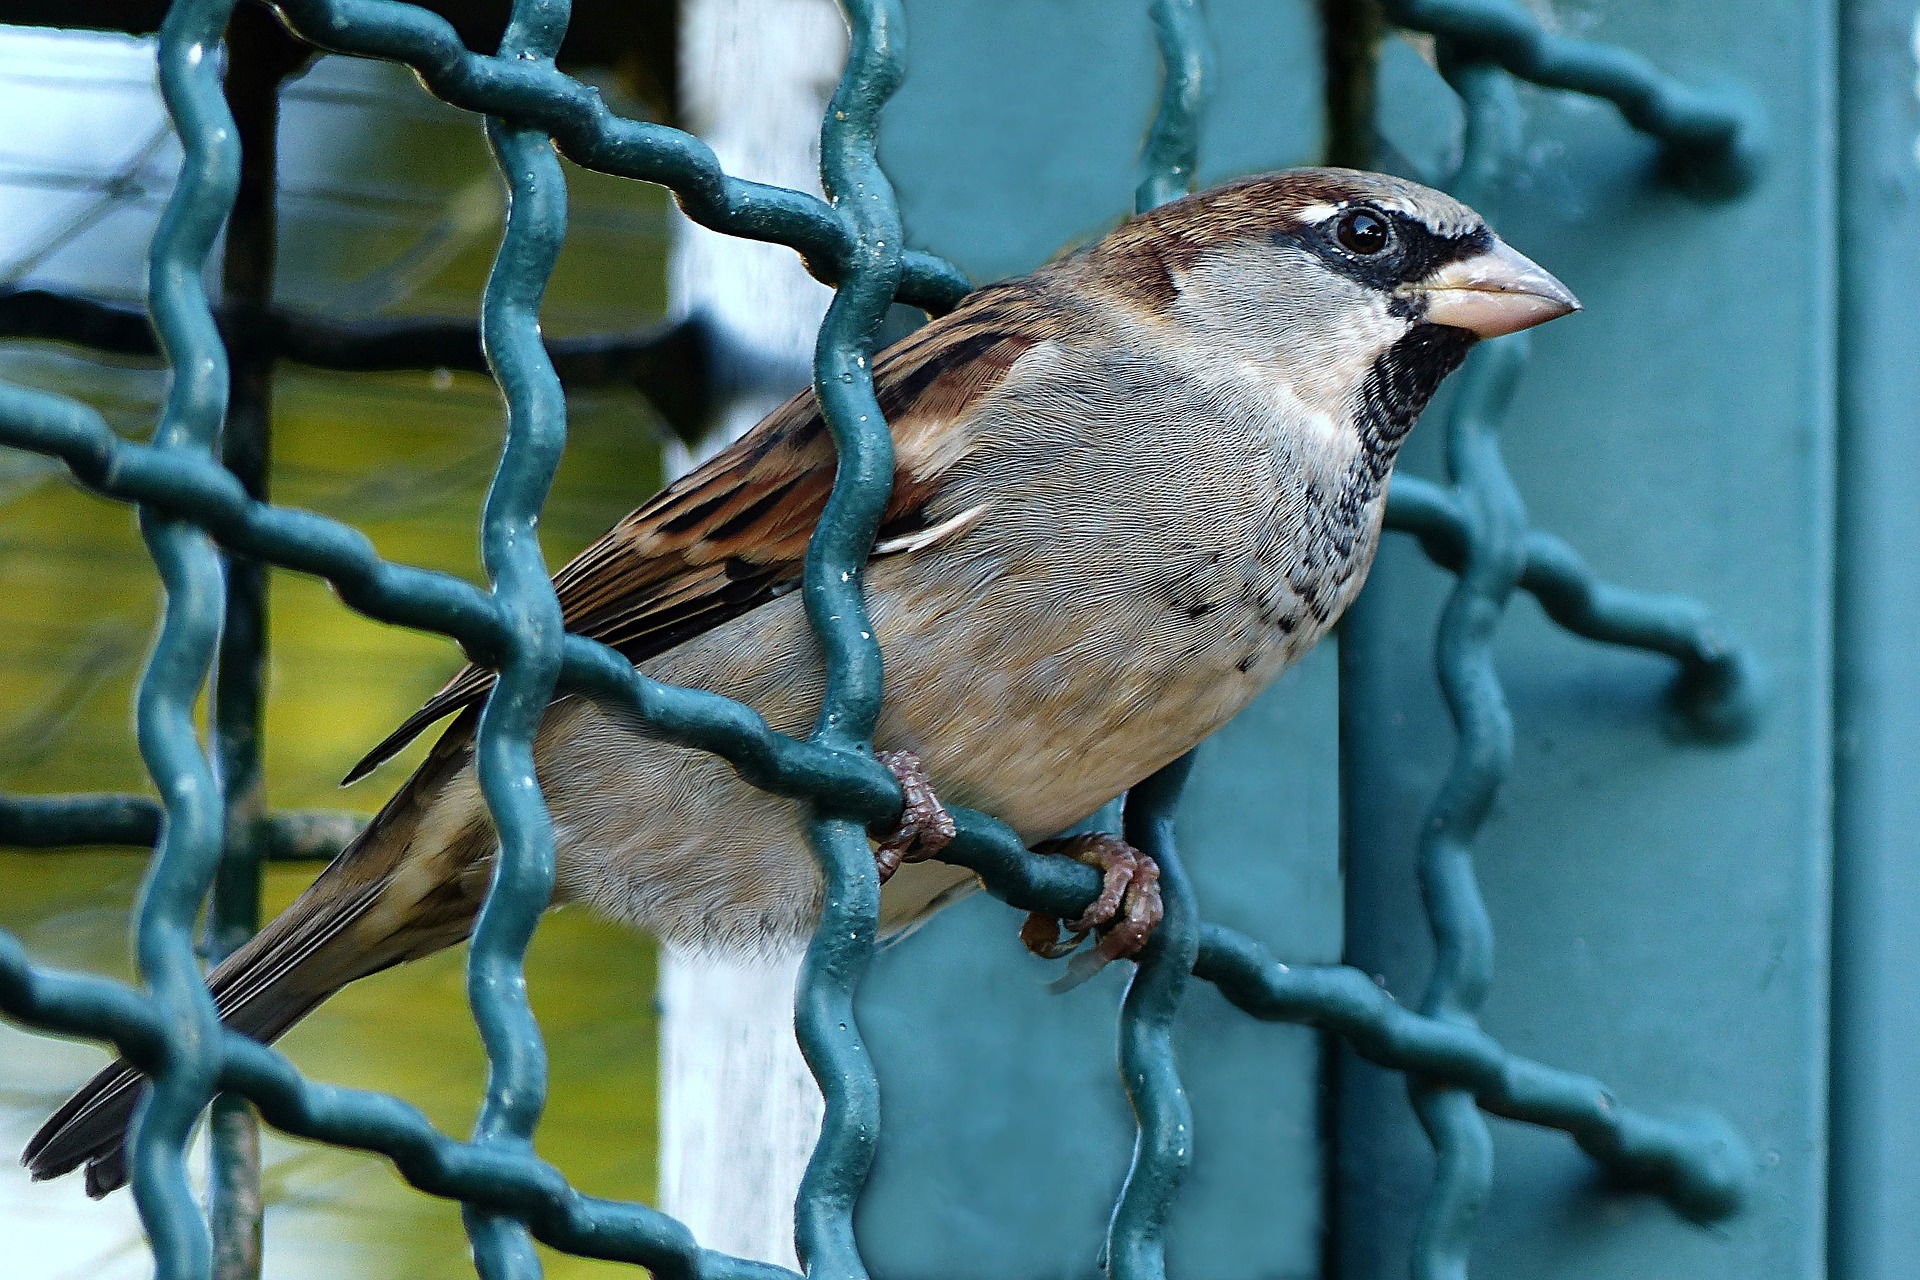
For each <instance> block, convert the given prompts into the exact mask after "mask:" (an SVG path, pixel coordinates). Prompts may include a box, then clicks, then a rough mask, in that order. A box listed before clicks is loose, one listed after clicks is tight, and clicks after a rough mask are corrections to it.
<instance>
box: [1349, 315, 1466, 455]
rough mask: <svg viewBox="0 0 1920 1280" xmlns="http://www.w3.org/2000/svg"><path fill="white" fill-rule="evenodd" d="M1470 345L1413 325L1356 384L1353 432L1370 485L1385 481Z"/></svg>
mask: <svg viewBox="0 0 1920 1280" xmlns="http://www.w3.org/2000/svg"><path fill="white" fill-rule="evenodd" d="M1473 344H1474V336H1473V334H1471V333H1469V332H1468V331H1467V330H1465V329H1455V328H1452V327H1450V326H1447V325H1438V324H1417V325H1415V326H1414V327H1413V328H1411V329H1409V330H1408V331H1407V332H1406V334H1405V335H1404V336H1403V337H1401V339H1400V340H1399V341H1398V342H1396V343H1394V344H1393V345H1392V346H1391V347H1388V348H1387V349H1386V351H1385V352H1383V353H1382V354H1381V356H1380V358H1379V359H1378V360H1375V361H1374V362H1373V368H1371V369H1369V370H1368V371H1367V376H1366V379H1365V380H1364V381H1363V382H1361V384H1360V402H1359V405H1358V406H1357V412H1356V414H1355V426H1356V427H1357V428H1358V430H1359V432H1360V443H1361V446H1362V448H1363V449H1364V451H1365V456H1366V459H1367V465H1368V470H1370V471H1371V472H1372V473H1373V478H1374V479H1375V480H1380V479H1383V478H1385V476H1386V474H1387V469H1388V468H1389V467H1391V466H1392V465H1393V455H1394V454H1395V453H1397V452H1399V449H1400V442H1401V441H1402V440H1404V439H1405V438H1406V435H1407V432H1408V431H1410V430H1412V428H1413V424H1414V422H1415V421H1416V420H1417V419H1418V418H1419V417H1420V411H1421V410H1423V409H1425V408H1426V407H1427V402H1428V401H1429V400H1431V399H1433V393H1434V392H1435V391H1438V390H1439V389H1440V384H1441V383H1442V382H1443V381H1445V380H1446V376H1447V375H1448V374H1450V373H1452V372H1453V371H1454V370H1455V369H1458V368H1459V367H1460V362H1461V361H1462V360H1465V359H1466V358H1467V352H1468V351H1469V350H1471V349H1472V347H1473Z"/></svg>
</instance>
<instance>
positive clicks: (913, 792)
mask: <svg viewBox="0 0 1920 1280" xmlns="http://www.w3.org/2000/svg"><path fill="white" fill-rule="evenodd" d="M873 758H874V759H876V760H878V761H879V762H880V763H881V764H883V765H885V766H886V767H887V770H888V771H889V772H890V773H892V774H893V776H894V778H895V779H896V780H897V781H898V782H899V783H900V793H901V795H902V796H903V797H904V798H905V802H906V803H905V804H904V806H903V807H902V808H901V810H900V821H899V823H898V824H897V825H895V827H894V829H893V830H892V831H891V832H889V833H888V834H887V835H885V836H882V837H881V838H880V840H879V842H878V844H877V845H876V847H875V848H874V851H873V865H874V867H875V868H876V869H877V870H878V871H879V872H880V883H881V884H885V883H886V882H887V881H888V880H890V879H892V878H893V873H894V872H896V871H898V870H899V869H900V864H901V863H903V862H925V861H927V859H929V858H937V857H939V856H940V851H941V850H942V849H945V848H946V847H947V846H948V845H950V844H952V843H953V837H954V835H955V831H954V825H953V815H952V814H950V813H948V812H947V807H946V806H945V805H943V804H941V803H940V797H939V796H936V795H935V794H934V793H933V784H932V783H931V782H929V781H927V771H926V770H925V769H924V768H922V767H921V765H920V757H919V756H916V755H914V754H913V752H911V751H880V752H876V753H875V754H874V757H873Z"/></svg>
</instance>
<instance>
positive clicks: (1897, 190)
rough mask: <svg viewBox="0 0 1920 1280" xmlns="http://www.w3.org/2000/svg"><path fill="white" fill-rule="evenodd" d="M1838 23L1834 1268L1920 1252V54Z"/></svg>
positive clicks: (1912, 35) (1878, 14) (1862, 13)
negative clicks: (1919, 1050)
mask: <svg viewBox="0 0 1920 1280" xmlns="http://www.w3.org/2000/svg"><path fill="white" fill-rule="evenodd" d="M1839 15H1840V61H1839V76H1840V80H1839V86H1838V90H1839V99H1840V104H1841V107H1842V110H1841V111H1840V116H1839V157H1838V159H1839V191H1838V201H1839V223H1838V229H1839V237H1838V268H1839V280H1838V305H1839V316H1838V321H1839V323H1838V329H1837V333H1838V338H1839V351H1838V361H1839V367H1838V382H1837V387H1836V390H1837V393H1838V408H1839V423H1838V427H1839V467H1838V473H1839V483H1838V498H1839V509H1838V520H1839V545H1838V551H1837V557H1836V564H1837V574H1836V578H1837V580H1836V583H1835V594H1836V599H1835V615H1834V616H1835V653H1834V662H1835V671H1834V713H1835V717H1836V723H1835V725H1834V733H1835V742H1834V840H1835V848H1834V904H1833V1037H1832V1072H1833V1081H1832V1089H1833V1104H1832V1124H1833V1131H1832V1176H1831V1179H1830V1181H1829V1184H1828V1186H1829V1192H1830V1195H1829V1203H1830V1205H1831V1213H1832V1223H1831V1231H1830V1235H1829V1247H1828V1255H1827V1265H1828V1274H1829V1275H1832V1276H1835V1277H1843V1278H1844V1280H1901V1278H1902V1277H1905V1276H1907V1275H1910V1274H1912V1272H1913V1269H1914V1259H1915V1258H1920V1214H1916V1213H1915V1212H1914V1206H1915V1204H1916V1203H1920V1185H1917V1180H1916V1176H1915V1172H1914V1164H1913V1153H1914V1151H1915V1150H1916V1149H1920V1089H1916V1087H1915V1076H1914V1068H1913V1063H1914V1046H1915V1045H1920V951H1917V950H1916V949H1915V946H1914V940H1915V939H1916V938H1920V859H1916V858H1915V857H1914V833H1915V832H1916V831H1920V754H1916V746H1915V744H1916V743H1920V666H1917V665H1916V664H1915V662H1914V658H1913V642H1912V637H1913V635H1914V633H1915V628H1916V626H1920V587H1917V586H1916V579H1915V575H1914V574H1913V573H1912V572H1911V568H1910V566H1911V565H1912V564H1913V563H1914V561H1915V557H1916V555H1920V504H1916V503H1915V502H1914V495H1915V493H1917V492H1920V470H1917V469H1916V458H1920V454H1916V452H1915V450H1914V406H1915V405H1916V404H1920V364H1917V363H1916V362H1915V360H1914V350H1915V347H1916V341H1915V339H1916V330H1915V322H1914V311H1913V290H1914V283H1915V281H1920V92H1916V75H1917V74H1920V66H1916V61H1917V60H1920V52H1917V51H1916V44H1915V41H1916V24H1917V23H1920V16H1917V15H1916V12H1915V7H1914V6H1913V5H1912V4H1911V3H1907V4H1896V3H1892V2H1891V0H1869V2H1865V3H1856V4H1849V5H1845V6H1842V7H1841V8H1840V10H1839Z"/></svg>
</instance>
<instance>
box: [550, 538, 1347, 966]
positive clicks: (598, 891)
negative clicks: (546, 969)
mask: <svg viewBox="0 0 1920 1280" xmlns="http://www.w3.org/2000/svg"><path fill="white" fill-rule="evenodd" d="M875 577H876V578H877V579H878V580H879V581H878V582H876V589H875V590H874V592H873V593H872V596H873V604H874V616H875V625H876V630H877V632H878V634H879V636H880V638H881V641H882V648H883V652H884V653H885V655H886V661H887V694H888V697H887V703H886V708H885V710H884V712H883V714H882V717H881V720H880V723H879V725H878V727H877V729H876V734H875V741H876V745H877V746H878V747H879V748H881V749H891V750H908V751H912V752H914V753H915V754H917V755H918V756H919V757H920V758H921V760H922V762H923V764H924V765H925V767H926V770H927V773H928V775H929V777H930V778H931V780H932V781H933V784H934V786H935V789H936V791H937V792H938V793H939V794H940V796H941V798H942V799H943V800H944V801H946V802H947V803H949V804H953V805H961V806H966V807H969V808H976V809H980V810H984V811H985V812H988V813H991V814H994V815H995V816H996V817H999V818H1001V819H1002V820H1003V821H1005V822H1007V823H1008V824H1009V825H1010V826H1012V827H1013V828H1014V830H1015V831H1017V832H1018V833H1019V834H1020V836H1021V837H1022V838H1023V839H1025V840H1027V841H1028V842H1033V841H1037V840H1040V839H1044V838H1045V837H1047V836H1050V835H1053V834H1055V833H1057V832H1059V831H1061V830H1063V829H1065V828H1066V827H1069V826H1071V825H1072V824H1073V823H1075V822H1077V821H1079V820H1080V819H1082V818H1084V817H1086V816H1087V815H1088V814H1090V813H1092V812H1093V811H1095V810H1096V809H1098V808H1099V807H1100V806H1101V805H1102V804H1104V803H1106V802H1107V801H1108V800H1110V799H1112V798H1113V797H1114V796H1116V795H1118V794H1119V793H1120V792H1121V791H1123V790H1125V789H1126V788H1127V787H1128V786H1131V785H1132V784H1133V783H1135V782H1137V781H1139V780H1140V779H1142V778H1144V777H1146V776H1147V775H1148V774H1150V773H1152V772H1153V771H1154V770H1156V769H1158V768H1159V767H1161V766H1162V765H1164V764H1167V763H1169V762H1171V761H1172V760H1174V759H1176V758H1178V757H1179V756H1180V755H1182V754H1184V753H1185V752H1187V751H1188V750H1190V749H1192V747H1193V746H1194V745H1195V744H1197V743H1198V742H1199V741H1200V740H1201V739H1202V738H1204V737H1205V736H1206V735H1207V734H1209V733H1211V732H1212V731H1213V730H1214V729H1216V728H1218V727H1219V726H1220V725H1222V724H1224V723H1225V722H1226V721H1227V720H1228V719H1230V718H1231V717H1232V716H1233V715H1234V714H1235V713H1236V712H1237V711H1239V710H1240V708H1241V707H1243V706H1245V705H1246V703H1247V702H1248V701H1249V700H1250V699H1251V698H1252V697H1253V696H1254V695H1255V694H1256V693H1258V692H1259V690H1260V689H1261V688H1263V687H1264V686H1265V685H1266V684H1267V683H1268V682H1269V681H1271V679H1272V678H1273V677H1274V676H1275V675H1277V674H1278V672H1279V671H1280V670H1282V669H1283V668H1284V667H1285V666H1286V665H1287V664H1288V663H1290V662H1291V661H1292V660H1293V658H1294V657H1296V656H1297V655H1298V654H1299V653H1300V652H1303V651H1304V650H1305V648H1307V647H1308V646H1309V645H1311V643H1312V642H1313V640H1314V639H1316V638H1317V637H1318V634H1319V632H1320V631H1322V630H1324V626H1322V625H1318V624H1315V623H1314V622H1313V621H1312V619H1307V620H1306V621H1305V623H1304V624H1300V623H1298V622H1297V620H1296V623H1295V625H1291V626H1289V627H1287V628H1284V629H1283V628H1282V627H1279V626H1275V625H1274V624H1273V622H1272V621H1271V620H1270V619H1263V618H1262V617H1260V616H1258V615H1257V613H1256V612H1255V611H1254V610H1252V609H1251V608H1248V609H1244V610H1242V613H1244V615H1245V616H1237V615H1233V614H1232V612H1231V610H1228V609H1225V608H1223V609H1222V611H1221V613H1220V615H1219V616H1211V617H1209V618H1208V621H1207V625H1206V626H1205V627H1204V628H1200V627H1196V626H1182V625H1171V624H1162V623H1161V622H1159V621H1158V620H1153V619H1142V618H1140V617H1138V616H1135V615H1131V614H1127V615H1119V616H1112V617H1105V618H1103V617H1100V616H1097V615H1076V613H1075V612H1074V611H1073V610H1070V609H1069V610H1062V609H1057V608H1047V609H1039V610H1034V611H1025V610H1022V609H1020V608H1018V607H1017V604H1016V605H1015V606H1014V607H1013V608H1012V609H1011V610H1010V609H1009V608H1007V607H1005V602H1004V601H1001V602H1000V605H1001V607H995V600H994V599H992V598H976V599H974V600H972V601H970V602H969V604H968V605H967V606H966V607H953V608H939V609H927V608H925V607H918V606H917V602H914V601H912V600H911V599H908V598H907V597H906V596H905V595H904V594H903V593H902V592H901V591H899V590H893V591H889V590H888V589H887V588H888V584H887V582H886V577H885V575H884V574H876V575H875ZM990 594H991V593H990ZM1203 640H1204V642H1203ZM643 669H644V670H645V671H646V672H647V673H648V674H649V675H652V676H655V677H656V678H659V679H662V680H668V681H671V682H674V683H681V684H690V685H697V686H702V687H706V688H711V689H716V690H718V691H720V692H724V693H727V694H729V695H730V696H733V697H736V698H739V699H740V700H741V701H743V702H746V703H747V704H748V705H750V706H752V707H754V708H755V709H756V710H758V711H759V712H760V713H761V714H762V715H764V716H765V717H766V718H767V720H768V722H769V723H770V724H771V725H772V726H773V727H774V728H776V729H778V730H780V731H782V732H786V733H796V734H798V733H804V732H805V731H806V729H807V727H808V725H809V724H810V723H811V722H812V719H813V717H814V714H815V712H816V710H817V699H818V696H819V694H818V691H819V688H820V678H819V663H818V660H817V657H816V655H815V652H814V648H813V641H812V638H811V635H810V633H809V632H808V630H807V627H806V622H805V617H804V614H803V612H802V610H801V608H800V602H799V600H798V598H797V596H787V597H783V598H781V599H779V600H775V601H773V602H771V603H770V604H768V605H766V606H763V607H762V608H760V609H757V610H755V611H754V612H753V613H752V614H750V615H747V616H746V617H743V618H741V619H738V620H736V621H734V622H732V623H729V624H726V625H725V626H723V627H721V628H717V629H716V630H715V631H713V632H710V633H708V634H707V635H705V636H702V637H699V638H697V639H695V640H693V641H690V642H689V643H687V644H685V645H683V646H681V647H680V648H678V649H676V650H674V651H673V652H671V653H669V654H666V655H663V656H662V657H661V658H659V659H656V660H654V661H652V662H649V663H646V664H644V666H643ZM542 734H543V737H560V738H564V739H565V740H566V745H565V747H564V748H560V749H558V750H556V749H555V748H559V743H557V742H556V743H554V744H553V746H552V747H548V748H545V749H543V751H542V753H541V754H542V756H543V758H546V759H553V758H556V757H564V758H566V759H567V760H568V767H567V769H566V770H565V771H564V773H557V776H554V777H548V776H546V774H545V773H544V772H543V774H542V779H541V780H542V783H543V785H544V786H545V788H546V791H547V797H548V803H549V804H550V806H551V807H552V810H553V814H554V821H555V830H556V841H557V846H558V848H557V852H558V855H559V864H560V865H559V870H560V895H561V897H562V898H563V899H566V900H572V901H583V902H587V903H591V904H593V905H595V906H597V907H598V908H599V909H601V910H602V911H604V912H606V913H608V914H610V915H612V916H614V917H615V918H618V919H622V920H625V921H627V922H629V923H632V924H635V925H637V926H640V927H642V928H645V929H647V930H648V931H650V932H652V933H654V934H656V935H657V936H659V937H661V938H662V939H663V940H665V941H667V942H668V943H669V944H672V945H676V946H681V947H688V948H696V949H717V950H726V951H740V950H755V949H759V950H765V949H768V948H770V947H780V946H785V945H790V944H791V943H793V942H794V941H796V940H799V939H802V938H804V937H805V936H807V935H808V934H809V933H810V932H811V929H812V925H813V921H814V919H815V918H816V916H817V913H818V909H819V908H818V904H819V899H820V877H819V873H818V870H817V867H816V863H815V861H814V858H813V856H812V853H811V851H810V849H809V846H808V843H807V840H806V834H805V812H804V807H803V806H802V805H800V804H797V803H796V802H794V801H791V800H787V799H785V798H782V797H779V796H773V795H769V794H767V793H764V792H761V791H760V790H758V789H757V788H754V787H752V786H749V785H748V784H746V783H744V782H742V781H741V780H740V779H739V778H738V777H736V776H735V775H734V773H733V771H732V770H731V768H730V767H728V766H727V765H726V764H725V763H724V762H723V761H721V760H719V759H718V758H717V757H714V756H711V755H709V754H707V753H705V752H700V751H694V750H689V749H686V748H681V747H677V746H673V745H671V744H668V743H663V742H661V741H658V740H657V739H652V738H649V737H647V736H646V735H645V734H644V733H642V732H640V731H639V730H638V729H637V728H636V727H635V726H633V725H631V724H629V723H627V722H625V721H624V720H622V719H620V718H618V717H615V716H609V715H606V714H604V713H602V712H600V711H599V710H597V709H595V708H594V707H592V706H590V705H587V704H584V703H580V702H577V701H576V702H567V703H563V704H561V705H560V706H559V707H557V708H556V709H555V710H554V712H553V713H552V714H551V715H550V716H549V718H548V723H547V725H546V727H545V728H544V729H543V730H542ZM556 772H557V771H556ZM968 881H969V876H968V873H966V872H965V871H962V870H960V869H957V868H952V867H947V866H944V865H938V864H930V865H926V866H920V867H908V868H905V869H903V871H902V872H901V873H900V874H899V875H897V876H896V877H895V878H894V880H893V881H891V882H890V883H889V884H888V886H887V889H886V891H885V893H884V894H883V907H882V924H883V927H884V928H887V929H893V928H898V927H902V926H905V925H907V924H910V923H912V921H913V920H914V919H915V918H916V917H917V916H918V915H920V914H922V913H924V911H925V910H926V909H927V907H928V905H929V903H931V902H932V901H933V900H934V899H936V898H938V897H940V896H941V895H942V894H943V893H946V892H947V891H949V890H952V889H954V888H956V887H959V886H962V885H964V884H965V883H967V882H968Z"/></svg>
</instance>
